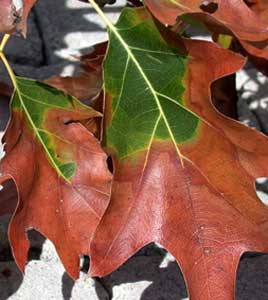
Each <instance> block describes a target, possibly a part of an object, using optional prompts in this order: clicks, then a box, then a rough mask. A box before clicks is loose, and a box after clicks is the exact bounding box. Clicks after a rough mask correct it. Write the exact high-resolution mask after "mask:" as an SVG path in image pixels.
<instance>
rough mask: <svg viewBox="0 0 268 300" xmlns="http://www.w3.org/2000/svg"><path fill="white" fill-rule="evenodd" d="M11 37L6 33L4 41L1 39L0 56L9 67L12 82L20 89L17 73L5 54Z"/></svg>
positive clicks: (7, 67)
mask: <svg viewBox="0 0 268 300" xmlns="http://www.w3.org/2000/svg"><path fill="white" fill-rule="evenodd" d="M9 38H10V35H9V34H5V35H4V37H3V39H2V41H1V44H0V58H1V59H2V61H3V63H4V65H5V67H6V69H7V72H8V75H9V77H10V79H11V81H12V84H13V86H14V88H15V89H16V90H17V89H18V85H17V81H16V75H15V74H14V72H13V70H12V68H11V66H10V64H9V62H8V60H7V58H6V56H5V54H4V52H3V51H4V48H5V46H6V44H7V42H8V40H9Z"/></svg>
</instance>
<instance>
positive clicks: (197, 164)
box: [90, 11, 268, 300]
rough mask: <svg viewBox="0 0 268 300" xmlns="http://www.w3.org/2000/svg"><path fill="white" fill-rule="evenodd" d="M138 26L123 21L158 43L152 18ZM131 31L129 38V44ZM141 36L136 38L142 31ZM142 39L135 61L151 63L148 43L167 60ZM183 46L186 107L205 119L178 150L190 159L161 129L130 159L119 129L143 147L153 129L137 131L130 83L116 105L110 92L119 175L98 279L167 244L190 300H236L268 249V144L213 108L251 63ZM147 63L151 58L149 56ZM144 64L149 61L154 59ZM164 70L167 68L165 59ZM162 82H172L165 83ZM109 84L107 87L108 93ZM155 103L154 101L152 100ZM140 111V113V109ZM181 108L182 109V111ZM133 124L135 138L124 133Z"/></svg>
mask: <svg viewBox="0 0 268 300" xmlns="http://www.w3.org/2000/svg"><path fill="white" fill-rule="evenodd" d="M126 13H127V12H126ZM129 14H130V13H129ZM148 19H149V21H148ZM121 20H122V21H121V22H122V23H123V22H124V20H127V18H126V17H125V18H123V17H122V19H121ZM129 20H131V21H129V22H130V24H129V23H127V24H124V23H123V24H122V23H120V25H118V27H120V28H130V29H129V30H132V33H133V30H134V29H133V24H135V25H136V27H135V28H137V30H142V25H143V24H142V23H143V22H144V23H145V25H144V28H145V29H146V32H150V33H151V32H153V35H154V45H157V42H156V41H157V40H158V37H157V36H158V35H157V33H156V30H155V28H153V25H152V22H151V21H150V17H149V16H148V14H147V15H146V13H144V12H142V11H137V12H136V15H135V14H134V13H132V15H131V16H130V18H129ZM130 25H132V26H130ZM149 29H150V30H149ZM127 30H128V29H125V31H127ZM125 31H124V33H122V36H123V38H128V35H127V32H125ZM120 33H121V32H120ZM161 33H162V36H164V35H165V30H164V28H161ZM123 34H124V35H123ZM133 36H135V37H136V38H137V35H133ZM113 38H114V37H113ZM165 38H166V40H169V42H172V41H173V44H172V45H173V47H174V46H175V45H174V41H175V40H176V38H175V35H172V36H171V38H170V35H169V34H168V35H167V36H165ZM159 39H160V38H159ZM136 40H137V39H136ZM134 41H135V39H134V38H133V39H132V43H133V44H131V47H132V48H131V49H135V44H134ZM138 41H139V43H140V44H139V48H138V50H137V52H134V51H133V53H132V55H137V57H138V59H139V62H140V61H141V57H142V56H138V54H140V52H139V51H141V50H142V51H143V52H144V53H146V51H147V48H146V47H148V48H149V49H148V53H149V54H150V56H149V55H148V57H149V58H150V57H151V56H152V55H154V53H156V54H155V57H157V58H158V59H160V58H161V56H160V55H158V54H159V51H160V50H161V47H162V49H163V47H165V48H164V49H165V51H166V52H167V51H168V50H167V48H166V45H164V44H163V41H161V40H160V41H161V43H160V42H159V43H160V45H161V46H159V48H155V49H154V48H152V44H147V43H145V44H144V49H141V45H142V43H141V42H140V40H138ZM114 43H115V41H114ZM118 43H120V41H118ZM116 46H117V47H119V45H118V44H117V45H116V44H113V45H112V54H111V55H115V54H116V53H115V49H116ZM123 46H124V45H123ZM177 47H178V49H179V53H183V54H181V55H182V57H187V58H188V60H187V71H186V74H185V77H184V79H183V83H184V84H183V85H184V87H185V92H184V94H183V99H182V101H181V103H182V104H181V105H183V106H184V107H185V108H187V109H188V110H189V111H191V112H193V113H194V114H195V115H196V116H198V117H199V118H200V119H201V121H200V122H201V123H200V124H199V125H198V130H197V132H196V135H195V137H194V138H193V139H192V140H189V141H187V142H185V143H183V142H182V143H179V144H178V148H179V149H180V152H181V157H180V156H179V155H178V150H177V149H176V148H175V147H174V141H173V140H171V139H168V138H166V136H165V138H162V139H161V137H162V136H163V135H164V133H163V131H161V134H162V136H161V135H160V133H158V135H157V137H156V138H154V136H153V137H152V139H151V140H150V144H149V148H147V144H145V142H144V144H143V147H140V149H139V150H137V151H133V149H132V148H131V147H129V148H127V150H128V151H129V152H130V154H128V152H127V151H125V150H124V149H125V148H123V150H124V151H125V152H124V155H121V156H120V155H119V153H120V152H119V150H120V148H118V147H119V146H118V144H116V141H117V140H116V138H117V137H116V132H117V133H118V136H119V137H120V139H121V140H123V139H124V138H126V139H127V138H129V145H134V146H135V144H134V142H133V140H134V139H136V135H137V134H139V132H138V131H137V129H136V128H141V130H142V129H143V128H144V126H145V124H146V123H145V121H144V123H143V124H142V125H143V127H142V126H139V125H140V124H138V125H137V127H135V126H134V123H133V119H134V120H135V117H136V115H135V114H133V113H132V116H129V113H130V111H129V108H128V106H127V101H128V99H130V98H129V97H132V98H131V103H134V101H135V98H133V94H125V92H124V91H125V88H126V87H124V90H123V92H122V94H124V98H123V97H122V98H120V103H119V104H117V106H116V105H115V103H113V101H115V102H116V101H117V100H118V98H117V96H114V95H113V94H109V95H108V97H107V99H106V111H105V113H106V124H107V128H109V130H110V132H111V133H109V134H110V135H108V136H107V138H106V140H107V141H108V145H107V147H108V150H109V154H111V155H112V158H113V162H114V170H115V172H114V179H113V185H112V193H111V202H110V204H109V207H108V209H107V211H106V212H105V215H104V217H103V219H102V221H101V223H100V225H99V226H98V228H97V231H96V234H95V236H94V239H93V241H92V244H91V255H92V256H91V270H90V274H91V275H93V276H105V275H106V274H108V273H110V272H112V271H114V270H115V269H116V268H118V267H119V266H120V265H122V264H123V263H124V262H125V261H126V260H127V259H128V258H129V257H131V256H132V255H133V254H134V253H135V252H136V251H138V250H139V249H140V248H142V247H143V246H145V245H146V244H148V243H151V242H158V243H160V244H162V245H163V246H164V247H165V248H166V249H167V250H168V251H170V252H171V253H172V254H173V255H174V256H175V258H176V260H177V262H178V264H179V265H180V266H181V268H182V271H183V273H184V275H185V280H186V283H187V287H188V291H189V295H190V299H191V300H216V299H217V300H232V299H234V294H235V277H236V270H237V266H238V263H239V260H240V257H241V255H242V254H243V253H244V252H246V251H257V252H267V251H268V240H267V229H268V215H267V208H266V207H265V206H264V205H263V204H262V203H261V202H260V200H259V199H258V197H257V196H256V191H255V187H254V182H255V179H256V178H257V177H262V176H267V175H268V139H267V137H265V136H264V135H262V134H261V133H259V132H257V131H255V130H253V129H250V128H248V127H246V126H244V125H242V124H240V123H239V122H236V121H234V120H231V119H229V118H228V117H225V116H224V115H222V114H220V113H219V112H218V111H216V109H215V108H214V106H213V105H212V103H211V95H210V89H209V88H210V85H211V83H212V82H213V81H215V80H216V79H218V78H220V77H223V76H225V75H228V74H231V73H233V72H235V71H236V70H237V69H239V68H241V67H242V66H243V64H244V60H243V59H242V58H241V57H240V56H239V55H236V54H234V53H232V52H230V51H227V50H224V49H220V48H219V47H218V46H216V45H215V44H211V43H208V42H202V41H190V40H183V41H181V42H179V41H178V43H177ZM122 49H123V47H122ZM122 49H120V50H121V53H122V54H121V55H122V57H123V50H122ZM159 49H160V50H159ZM172 49H174V48H172ZM173 51H174V50H173ZM174 52H175V51H174ZM174 52H173V53H174ZM136 53H138V54H136ZM167 53H168V54H170V53H169V52H167ZM175 53H176V52H175ZM168 54H167V55H168ZM157 55H158V56H157ZM170 55H172V53H171V54H170ZM148 57H147V59H148ZM108 58H109V52H108V56H107V59H108ZM122 59H123V58H122ZM128 59H129V60H128V61H130V62H128V63H129V65H131V66H132V68H134V67H133V66H135V64H137V63H138V62H137V61H134V59H135V57H134V58H133V61H134V62H131V59H132V58H128ZM143 59H144V60H145V59H146V54H144V56H143ZM175 60H176V59H175V58H174V63H175ZM226 62H228V64H227V63H226ZM109 63H110V61H109ZM109 63H107V64H108V66H109V67H110V66H111V64H109ZM144 64H145V66H148V65H149V63H148V61H147V63H144ZM159 65H161V66H162V70H164V62H162V64H160V63H159ZM156 66H157V64H156V65H155V66H154V70H155V69H156ZM106 68H108V67H107V66H106ZM140 68H141V66H140V65H139V70H140ZM165 70H166V69H165ZM157 71H158V70H157ZM157 71H155V72H157ZM128 72H130V70H129V71H128ZM163 72H164V71H163ZM178 72H182V71H181V70H178ZM128 74H129V73H128ZM136 74H138V71H136ZM146 74H147V73H146ZM157 74H161V73H160V72H159V73H157ZM165 74H166V73H165ZM108 75H109V74H106V76H107V77H108V78H109V76H108ZM150 75H151V74H150ZM154 75H155V73H154ZM145 76H146V75H145ZM159 76H161V75H159ZM130 78H131V76H128V77H127V78H126V80H125V81H124V83H125V84H127V82H130ZM149 78H150V79H148V80H154V79H155V80H156V81H152V82H150V83H151V88H152V87H154V86H155V85H156V83H157V79H158V78H159V77H157V76H156V75H155V76H152V75H151V77H149ZM151 78H152V79H151ZM139 80H140V81H139V85H141V79H140V78H139ZM131 82H132V81H131ZM136 82H137V80H136V81H134V83H136ZM161 82H162V81H161ZM162 85H163V86H165V82H162ZM108 87H109V88H111V87H112V91H117V90H118V88H117V86H115V87H114V86H113V85H109V84H108ZM143 87H145V86H144V85H143ZM109 88H107V89H106V92H107V93H108V92H109ZM135 88H136V86H135ZM144 90H145V91H146V89H145V88H144ZM114 93H115V92H114ZM132 93H133V91H132ZM115 95H117V94H115ZM140 95H142V94H140ZM144 95H145V94H143V97H145V96H144ZM146 95H148V94H146ZM113 97H114V98H113ZM147 97H150V96H147ZM163 97H164V96H163ZM162 99H163V98H161V100H162ZM171 100H172V99H171ZM137 101H138V100H137ZM144 101H145V99H144ZM146 101H147V103H149V101H150V98H147V100H146ZM174 101H175V100H174ZM129 103H130V102H129ZM161 103H162V102H161ZM163 103H164V100H163ZM120 105H122V107H123V108H124V110H123V109H122V108H121V107H120ZM132 105H133V106H132V107H134V108H135V104H132ZM147 105H148V104H147ZM170 105H171V104H170ZM151 107H152V106H150V109H151ZM173 108H174V113H175V109H176V106H175V105H174V107H173ZM114 110H115V111H114ZM151 110H152V109H151ZM120 113H121V116H120V117H121V118H123V117H122V116H124V115H127V116H129V123H130V124H131V126H129V127H127V124H122V125H121V127H119V126H118V122H120V117H119V114H120ZM116 114H117V116H116ZM139 114H141V112H140V111H139ZM169 116H170V115H169ZM116 117H117V119H115V118H116ZM131 117H133V119H131ZM189 118H190V117H189ZM188 120H189V119H188ZM172 121H173V120H172ZM112 122H114V123H112ZM116 122H117V123H116ZM177 122H178V124H177V126H178V127H183V126H185V124H182V123H180V120H179V119H178V120H177ZM110 124H113V125H114V126H115V125H116V126H118V127H117V128H119V129H121V131H122V133H121V132H119V130H117V131H116V129H114V128H115V127H113V128H112V129H113V131H111V130H112V129H110V127H109V126H110ZM162 124H163V123H162ZM172 124H174V122H173V123H172ZM124 126H125V127H126V128H131V130H132V132H133V133H136V134H132V135H129V136H127V137H125V135H124V133H125V131H124ZM162 126H163V125H162ZM161 128H162V130H163V127H161ZM171 130H172V129H171ZM146 132H149V130H148V131H145V133H146ZM106 134H107V132H106ZM112 134H113V135H112ZM140 136H141V138H142V137H143V136H142V135H140ZM120 139H118V140H120ZM135 141H136V140H135ZM124 142H125V140H124ZM118 149H119V150H118ZM134 150H136V149H134ZM182 161H183V164H182ZM111 224H112V226H111Z"/></svg>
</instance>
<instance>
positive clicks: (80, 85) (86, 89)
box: [45, 42, 107, 139]
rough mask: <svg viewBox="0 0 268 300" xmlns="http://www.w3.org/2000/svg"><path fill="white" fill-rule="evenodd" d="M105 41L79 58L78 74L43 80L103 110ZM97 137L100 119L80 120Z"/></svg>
mask: <svg viewBox="0 0 268 300" xmlns="http://www.w3.org/2000/svg"><path fill="white" fill-rule="evenodd" d="M106 50H107V43H106V42H104V43H100V44H97V45H95V46H94V51H92V52H91V53H90V54H87V55H84V56H82V57H81V58H80V60H81V62H82V69H83V71H82V72H81V74H80V75H79V76H74V77H71V76H69V77H60V76H53V77H51V78H49V79H48V80H46V81H45V82H46V83H47V84H49V85H51V86H54V87H56V88H58V89H60V90H62V91H64V92H67V93H68V94H70V95H72V96H74V97H76V98H78V99H79V100H81V101H83V103H85V104H87V105H90V106H91V107H93V108H94V109H96V110H97V111H100V112H103V92H102V89H103V80H102V64H103V59H104V56H105V53H106ZM82 123H83V125H84V126H86V128H88V129H89V130H90V131H91V132H92V133H94V134H95V136H96V137H97V138H99V139H101V138H102V119H100V118H97V119H96V118H93V119H89V120H86V121H83V122H82Z"/></svg>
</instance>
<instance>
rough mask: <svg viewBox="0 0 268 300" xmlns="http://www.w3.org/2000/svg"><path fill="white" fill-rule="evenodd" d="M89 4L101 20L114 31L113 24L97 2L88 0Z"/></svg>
mask: <svg viewBox="0 0 268 300" xmlns="http://www.w3.org/2000/svg"><path fill="white" fill-rule="evenodd" d="M88 2H89V3H90V4H91V5H92V6H93V8H94V9H95V10H96V12H97V13H98V15H99V16H100V18H101V19H102V20H103V22H104V23H105V24H106V25H107V27H109V28H112V29H114V25H113V23H112V22H111V21H110V20H109V19H108V18H107V17H106V16H105V14H104V12H103V11H102V9H101V8H100V7H99V5H98V4H97V3H96V2H95V0H88Z"/></svg>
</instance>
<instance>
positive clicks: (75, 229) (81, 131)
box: [0, 78, 111, 278]
mask: <svg viewBox="0 0 268 300" xmlns="http://www.w3.org/2000/svg"><path fill="white" fill-rule="evenodd" d="M16 82H17V88H16V91H15V94H14V96H13V99H12V116H11V119H10V121H9V124H8V128H7V130H6V132H5V136H4V138H3V142H4V143H5V148H4V150H5V152H6V155H5V157H4V158H3V159H2V161H1V162H0V173H1V175H2V179H1V182H3V181H4V180H10V179H12V180H13V181H14V183H15V184H16V187H17V191H18V205H17V208H16V211H15V213H14V215H13V218H12V221H11V223H10V227H9V239H10V243H11V246H12V250H13V254H14V258H15V260H16V262H17V264H18V266H19V267H20V269H21V270H23V269H24V266H25V263H26V260H27V254H28V249H29V241H28V239H27V235H26V234H27V230H29V229H31V228H34V229H36V230H38V231H39V232H40V233H42V234H43V235H44V236H45V237H47V238H49V239H50V240H51V241H52V242H53V243H54V245H55V247H56V250H57V252H58V254H59V256H60V258H61V260H62V262H63V264H64V266H65V268H66V270H67V272H68V273H69V275H70V276H72V277H73V278H77V277H78V274H79V256H80V255H81V254H87V255H88V254H89V253H90V249H89V245H90V239H91V237H92V235H93V233H94V231H95V228H96V226H97V224H98V223H99V220H100V219H101V217H102V215H103V213H104V211H105V209H106V207H107V204H108V201H109V192H110V181H111V175H110V172H109V171H108V168H107V163H106V155H105V153H104V152H103V150H102V149H101V147H100V144H99V142H98V140H97V139H96V138H95V137H94V136H93V134H92V133H90V132H89V131H88V130H87V129H86V128H85V127H84V126H82V124H80V121H82V120H86V119H89V118H93V117H100V113H98V112H97V111H94V110H93V109H91V108H89V107H87V106H85V105H83V104H82V103H80V102H79V101H78V100H77V99H75V98H74V97H71V96H69V95H67V94H64V93H63V92H60V91H58V90H56V89H54V88H52V87H50V86H48V85H45V84H43V83H39V82H37V81H33V80H29V79H24V78H16Z"/></svg>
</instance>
